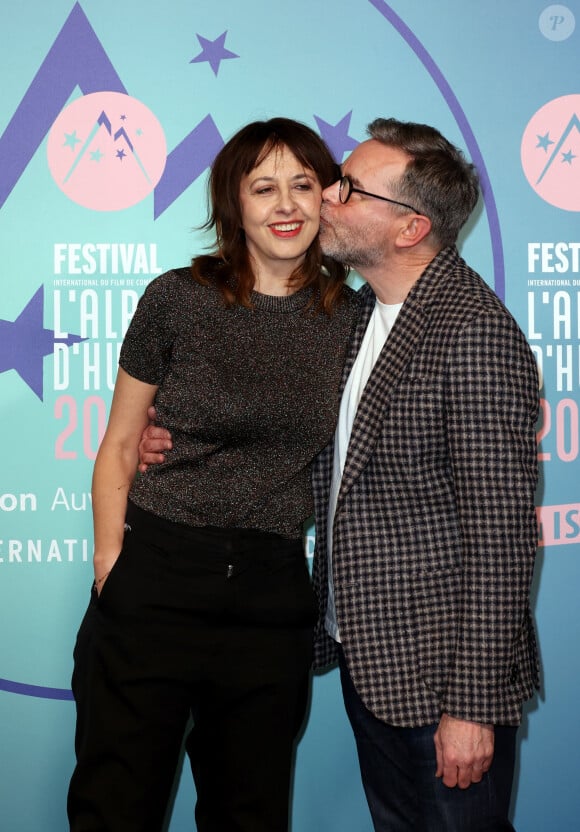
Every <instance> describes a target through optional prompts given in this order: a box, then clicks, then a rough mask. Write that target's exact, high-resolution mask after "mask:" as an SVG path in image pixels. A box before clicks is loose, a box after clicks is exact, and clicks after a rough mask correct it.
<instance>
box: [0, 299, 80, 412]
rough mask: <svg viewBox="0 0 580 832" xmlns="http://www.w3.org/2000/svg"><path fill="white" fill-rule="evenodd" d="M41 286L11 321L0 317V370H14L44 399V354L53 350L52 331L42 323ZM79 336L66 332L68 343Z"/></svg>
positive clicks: (78, 338) (71, 342)
mask: <svg viewBox="0 0 580 832" xmlns="http://www.w3.org/2000/svg"><path fill="white" fill-rule="evenodd" d="M43 310H44V286H41V287H40V288H39V289H38V290H37V291H36V292H35V294H34V295H33V297H32V298H31V299H30V300H29V302H28V303H27V304H26V306H25V307H24V309H23V310H22V312H21V313H20V315H19V316H18V317H17V318H16V320H15V321H14V322H12V321H5V320H2V319H0V344H1V345H2V346H1V349H0V373H5V372H7V371H8V370H16V372H17V373H18V375H19V376H20V378H21V379H22V381H24V382H25V383H26V384H27V385H28V386H29V387H30V389H31V390H32V392H33V393H35V394H36V395H37V396H38V398H39V399H40V401H42V400H43V383H42V370H43V361H42V360H43V358H44V356H45V355H52V353H53V352H54V342H55V338H54V330H52V329H45V328H44V326H43V317H44V315H43ZM84 340H85V338H80V337H79V336H78V335H69V336H68V337H67V339H66V341H64V343H66V344H67V346H70V345H71V344H74V343H76V342H78V341H84Z"/></svg>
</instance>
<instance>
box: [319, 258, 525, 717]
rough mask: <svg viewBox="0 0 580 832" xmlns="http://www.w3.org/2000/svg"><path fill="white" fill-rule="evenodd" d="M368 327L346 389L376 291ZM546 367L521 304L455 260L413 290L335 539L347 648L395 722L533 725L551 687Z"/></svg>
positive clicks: (325, 464) (358, 443)
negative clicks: (543, 559) (540, 368)
mask: <svg viewBox="0 0 580 832" xmlns="http://www.w3.org/2000/svg"><path fill="white" fill-rule="evenodd" d="M360 296H361V300H362V313H361V320H360V323H359V325H358V328H357V330H356V332H355V335H354V341H353V344H352V348H351V350H350V354H349V356H348V358H347V362H346V366H345V369H344V375H343V386H344V383H345V381H346V379H347V377H348V374H349V372H350V370H351V368H352V365H353V362H354V359H355V356H356V354H357V352H358V349H359V347H360V344H361V341H362V338H363V335H364V331H365V328H366V326H367V324H368V321H369V318H370V315H371V312H372V310H373V306H374V303H375V295H374V293H373V292H372V290H371V289H370V287H369V286H364V287H363V288H362V289H361V291H360ZM537 415H538V377H537V371H536V365H535V362H534V360H533V357H532V354H531V351H530V349H529V347H528V345H527V343H526V340H525V337H524V335H523V333H522V332H521V330H520V329H519V327H518V326H517V324H516V322H515V321H514V319H513V318H512V316H511V315H510V313H509V312H508V311H507V309H506V308H505V306H504V305H503V304H502V303H501V301H500V300H499V299H498V298H497V296H496V295H495V294H494V293H493V292H492V291H491V289H490V288H489V287H488V286H487V285H486V284H485V282H484V281H483V280H482V279H481V278H480V277H479V276H478V275H477V274H475V272H473V271H472V270H471V269H470V268H469V267H468V266H467V264H466V263H465V262H464V261H463V260H462V259H461V257H460V256H459V254H458V252H457V250H456V248H455V247H450V248H447V249H444V250H443V251H441V252H440V253H439V254H438V255H437V257H436V258H435V259H434V260H433V262H432V263H431V264H430V265H429V267H428V268H427V269H426V270H425V272H424V273H423V274H422V276H421V277H420V279H419V280H418V281H417V283H416V284H415V286H414V287H413V289H412V291H411V292H410V293H409V295H408V297H407V299H406V301H405V303H404V304H403V307H402V309H401V311H400V313H399V316H398V318H397V320H396V322H395V325H394V327H393V329H392V331H391V334H390V336H389V339H388V341H387V343H386V344H385V346H384V348H383V350H382V352H381V354H380V356H379V358H378V360H377V363H376V365H375V367H374V369H373V372H372V374H371V376H370V378H369V380H368V383H367V385H366V387H365V389H364V393H363V396H362V398H361V401H360V404H359V407H358V411H357V414H356V419H355V421H354V424H353V428H352V434H351V439H350V444H349V448H348V455H347V459H346V464H345V469H344V474H343V478H342V484H341V487H340V492H339V495H338V502H337V507H336V514H335V520H334V529H333V540H334V546H333V575H334V588H335V601H336V609H337V616H338V624H339V628H340V633H341V639H342V643H343V649H344V653H345V657H346V661H347V663H348V667H349V670H350V673H351V676H352V678H353V680H354V684H355V686H356V689H357V691H358V693H359V695H360V696H361V698H362V700H363V701H364V703H365V705H366V707H367V708H368V709H369V710H370V711H371V712H372V713H374V714H375V715H376V716H377V717H378V718H380V719H382V720H384V721H385V722H388V723H390V724H392V725H400V726H419V725H424V724H428V723H432V722H435V721H437V720H438V719H439V717H440V715H441V713H442V712H443V711H446V712H447V713H449V714H451V715H452V716H455V717H458V718H462V719H470V720H475V721H479V722H490V723H495V724H510V725H514V724H518V722H519V720H520V718H521V703H522V701H523V700H525V699H527V698H529V697H530V696H531V695H532V693H533V689H534V687H537V684H538V660H537V652H536V641H535V636H534V628H533V623H532V619H531V614H530V608H529V590H530V582H531V579H532V572H533V566H534V557H535V551H536V544H537V527H536V515H535V508H534V492H535V488H536V482H537V450H536V438H535V423H536V419H537ZM332 459H333V446H332V444H331V445H330V446H329V447H327V448H326V449H325V450H324V451H323V452H322V453H321V454H320V456H319V457H318V459H317V460H316V462H315V463H314V468H313V483H314V494H315V509H316V524H317V525H316V528H317V541H316V552H315V561H314V581H315V586H316V589H317V592H318V595H319V602H320V620H319V624H318V627H317V633H316V645H315V648H316V659H315V661H316V665H317V666H319V667H320V666H324V665H326V664H329V663H331V662H332V661H333V660H334V659H335V656H336V645H335V643H334V642H333V641H332V640H331V639H330V638H329V637H328V635H327V634H326V633H325V631H324V624H323V622H324V615H325V611H326V604H327V594H328V592H327V581H328V571H327V557H326V540H327V531H326V523H327V505H328V495H329V489H330V480H331V474H332Z"/></svg>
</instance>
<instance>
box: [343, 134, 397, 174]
mask: <svg viewBox="0 0 580 832" xmlns="http://www.w3.org/2000/svg"><path fill="white" fill-rule="evenodd" d="M410 158H411V157H410V156H409V155H408V154H407V153H405V151H404V150H401V149H400V148H398V147H392V146H391V145H386V144H383V143H382V142H379V141H377V140H376V139H367V141H364V142H361V143H360V144H359V145H358V147H356V148H355V149H354V150H353V152H352V153H351V154H350V156H349V157H348V158H347V159H346V161H345V162H344V163H343V165H342V170H343V173H348V175H349V176H351V177H352V179H353V182H354V180H355V178H357V179H358V178H360V177H363V176H364V177H368V176H372V177H376V178H381V179H382V178H384V177H385V176H388V177H391V176H393V174H398V173H399V174H400V173H402V172H403V170H404V169H405V167H406V165H407V162H409V161H410Z"/></svg>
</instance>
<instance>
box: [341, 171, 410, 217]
mask: <svg viewBox="0 0 580 832" xmlns="http://www.w3.org/2000/svg"><path fill="white" fill-rule="evenodd" d="M351 194H364V196H372V197H373V199H382V200H383V202H392V204H393V205H400V206H401V207H402V208H408V209H409V211H412V212H413V213H414V214H420V213H421V211H417V209H416V208H413V206H412V205H408V204H407V203H406V202H399V201H398V200H397V199H391V198H390V197H388V196H380V195H379V194H371V193H370V192H369V191H363V190H361V188H355V186H354V185H353V184H352V179H351V178H350V176H343V177H341V180H340V185H339V186H338V198H339V199H340V201H341V203H342V204H343V205H345V204H346V203H347V202H348V201H349V199H350V195H351Z"/></svg>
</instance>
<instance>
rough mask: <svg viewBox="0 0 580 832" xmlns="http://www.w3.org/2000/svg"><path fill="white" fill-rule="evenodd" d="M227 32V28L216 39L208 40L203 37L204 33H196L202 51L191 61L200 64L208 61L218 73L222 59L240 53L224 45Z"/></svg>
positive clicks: (227, 58)
mask: <svg viewBox="0 0 580 832" xmlns="http://www.w3.org/2000/svg"><path fill="white" fill-rule="evenodd" d="M227 33H228V32H227V29H226V31H225V32H222V34H221V35H220V36H219V38H216V39H215V40H208V39H207V38H204V37H202V35H198V34H196V37H197V39H198V41H199V45H200V46H201V52H200V53H199V55H196V56H195V58H192V59H191V61H190V62H189V63H190V64H200V63H204V62H205V61H207V62H208V63H209V65H210V66H211V68H212V69H213V74H214V75H217V74H218V69H219V68H220V63H221V61H225V60H229V59H230V58H239V57H240V56H239V55H236V53H235V52H230V50H229V49H226V48H225V46H224V44H225V41H226V35H227Z"/></svg>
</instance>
